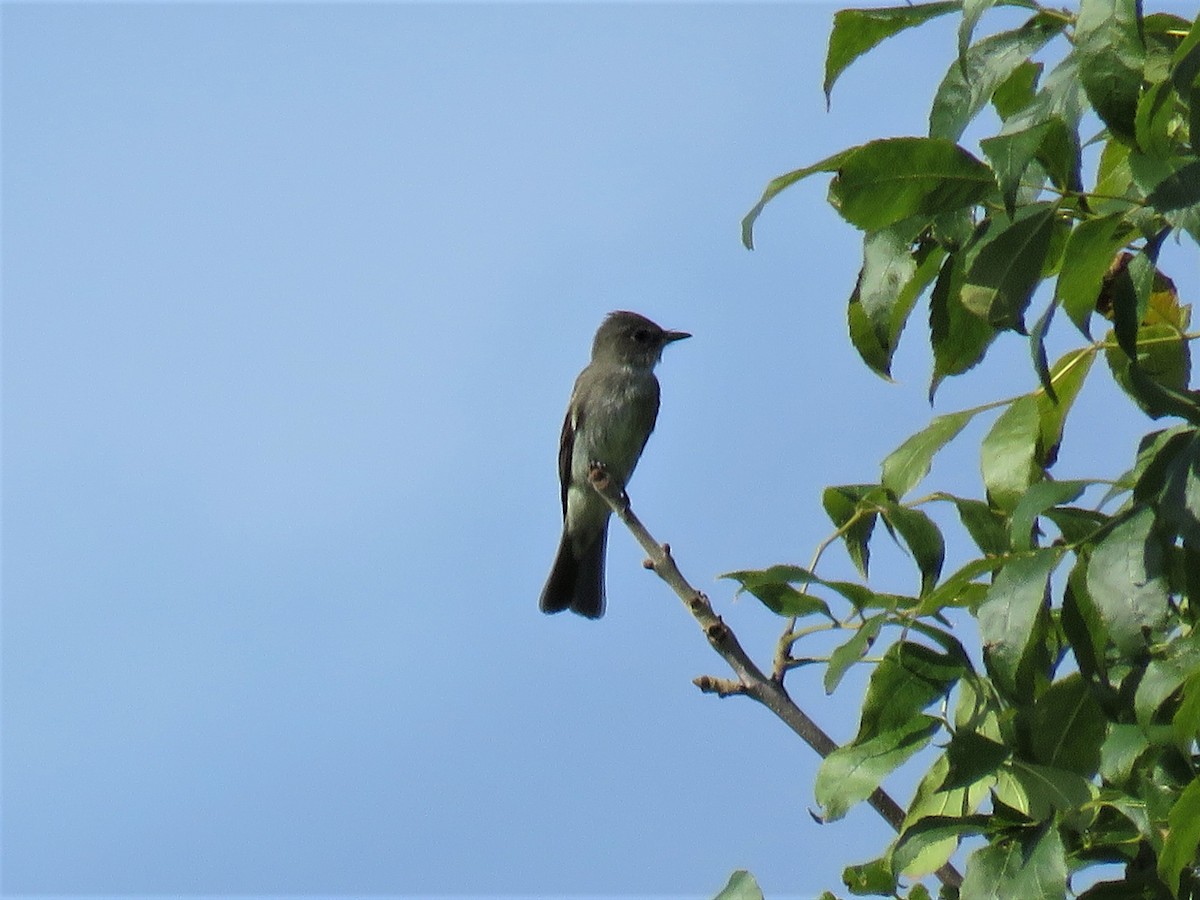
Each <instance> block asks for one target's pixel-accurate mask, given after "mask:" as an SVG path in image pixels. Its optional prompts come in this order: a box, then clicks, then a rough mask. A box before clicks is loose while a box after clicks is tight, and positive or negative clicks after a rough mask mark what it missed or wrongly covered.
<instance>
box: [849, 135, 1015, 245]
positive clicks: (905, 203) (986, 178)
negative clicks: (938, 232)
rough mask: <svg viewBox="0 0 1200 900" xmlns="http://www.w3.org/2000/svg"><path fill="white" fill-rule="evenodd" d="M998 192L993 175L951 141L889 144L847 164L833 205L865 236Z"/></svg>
mask: <svg viewBox="0 0 1200 900" xmlns="http://www.w3.org/2000/svg"><path fill="white" fill-rule="evenodd" d="M995 187H996V183H995V181H994V179H993V178H992V172H991V169H989V168H988V167H987V166H986V165H984V164H983V163H982V162H980V161H979V160H978V159H976V158H975V157H974V156H972V155H971V154H970V153H968V152H967V151H966V150H964V149H963V148H962V147H959V146H958V145H957V144H955V143H953V142H951V141H945V140H940V139H935V138H903V137H901V138H887V139H884V140H879V141H872V142H871V143H869V144H864V145H863V146H861V147H859V148H858V150H857V151H856V152H854V153H852V154H851V155H850V156H849V157H848V158H847V159H846V160H845V161H844V162H843V164H842V167H841V169H840V170H839V172H838V174H837V177H835V178H834V180H833V182H832V183H831V184H830V186H829V199H830V202H831V203H832V204H833V205H834V207H835V208H836V209H837V210H838V212H840V213H841V214H842V217H843V218H844V219H845V220H846V221H847V222H849V223H850V224H852V225H854V226H856V227H858V228H861V229H863V230H864V231H876V230H879V229H881V228H887V227H888V226H889V225H894V224H895V223H897V222H900V221H901V220H903V219H907V218H909V217H911V216H917V215H931V216H932V215H936V214H938V213H944V212H952V211H954V210H957V209H962V208H964V207H967V206H972V205H974V204H975V203H977V202H979V201H980V200H982V199H983V198H984V197H986V196H987V195H988V194H989V193H990V192H991V191H993V190H994V189H995Z"/></svg>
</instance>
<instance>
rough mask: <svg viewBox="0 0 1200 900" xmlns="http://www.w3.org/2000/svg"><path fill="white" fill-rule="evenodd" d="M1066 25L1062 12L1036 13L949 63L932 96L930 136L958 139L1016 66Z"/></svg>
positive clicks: (982, 41) (987, 38)
mask: <svg viewBox="0 0 1200 900" xmlns="http://www.w3.org/2000/svg"><path fill="white" fill-rule="evenodd" d="M964 22H965V18H964ZM1065 25H1066V21H1065V19H1063V18H1062V17H1061V16H1051V15H1047V14H1038V15H1035V16H1034V17H1033V18H1031V19H1030V20H1029V21H1028V22H1026V23H1025V24H1024V25H1022V26H1021V27H1020V28H1018V29H1015V30H1014V31H1003V32H1000V33H999V34H993V35H991V36H989V37H986V38H984V39H983V40H981V41H980V42H979V43H978V44H976V45H975V46H973V47H971V48H970V49H969V50H967V51H966V53H965V54H964V55H962V56H961V57H960V58H959V59H958V60H957V61H955V62H954V63H952V64H951V66H950V68H949V70H948V71H947V72H946V75H945V77H944V78H943V79H942V83H941V85H939V86H938V89H937V94H936V95H935V96H934V100H933V108H932V109H931V110H930V113H929V136H930V137H937V138H945V139H946V140H950V141H957V140H958V139H959V138H960V137H962V133H963V131H964V130H965V129H966V127H967V123H968V122H970V121H971V119H973V118H975V116H976V114H977V113H978V112H979V111H980V110H981V109H983V107H984V105H985V104H986V103H987V102H988V100H989V99H991V96H992V94H993V93H995V91H996V89H997V88H998V87H999V86H1000V85H1001V84H1003V83H1004V81H1005V80H1007V79H1008V77H1009V76H1010V75H1011V74H1012V73H1013V71H1014V70H1015V69H1016V68H1017V66H1019V65H1021V63H1023V62H1025V61H1026V60H1027V59H1028V58H1029V57H1030V56H1031V55H1032V54H1034V53H1036V52H1037V51H1038V50H1039V49H1040V48H1041V47H1043V46H1044V45H1045V44H1046V42H1047V41H1049V40H1050V38H1052V37H1054V36H1055V35H1056V34H1058V33H1059V32H1061V31H1062V30H1063V28H1064V27H1065Z"/></svg>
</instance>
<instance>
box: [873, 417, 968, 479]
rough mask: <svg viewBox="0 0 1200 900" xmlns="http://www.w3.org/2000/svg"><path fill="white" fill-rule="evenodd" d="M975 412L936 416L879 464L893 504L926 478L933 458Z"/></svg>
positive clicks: (955, 435)
mask: <svg viewBox="0 0 1200 900" xmlns="http://www.w3.org/2000/svg"><path fill="white" fill-rule="evenodd" d="M975 413H976V411H975V410H967V411H965V412H957V413H950V414H949V415H944V416H938V417H937V418H935V419H934V420H933V421H932V422H930V423H929V424H928V425H927V426H925V427H924V428H923V429H921V430H920V431H918V432H917V433H916V434H914V435H913V436H912V437H910V438H909V439H908V440H906V441H905V442H904V443H903V444H901V445H900V446H899V447H897V448H896V449H895V450H893V451H892V452H891V453H889V454H888V456H887V458H886V459H885V460H884V461H883V478H882V483H883V486H884V487H885V488H887V489H888V490H889V491H891V492H892V494H893V495H894V496H895V497H896V499H897V500H901V499H903V498H904V495H905V494H907V493H908V492H909V491H911V490H912V489H913V488H914V487H916V486H917V485H918V484H919V483H920V482H921V479H923V478H924V477H925V476H926V475H928V474H929V469H930V466H931V465H932V464H933V457H934V456H935V455H936V454H937V452H938V451H939V450H941V449H942V448H943V447H945V446H946V445H947V444H948V443H950V442H951V441H952V440H954V438H956V437H957V436H958V434H959V432H961V431H962V430H963V429H964V428H965V427H966V426H967V423H968V422H970V421H971V419H972V418H974V416H975Z"/></svg>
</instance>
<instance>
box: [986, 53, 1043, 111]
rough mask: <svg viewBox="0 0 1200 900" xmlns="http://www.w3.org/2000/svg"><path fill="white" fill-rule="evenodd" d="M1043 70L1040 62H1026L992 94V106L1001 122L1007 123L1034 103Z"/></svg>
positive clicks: (1014, 70)
mask: <svg viewBox="0 0 1200 900" xmlns="http://www.w3.org/2000/svg"><path fill="white" fill-rule="evenodd" d="M1043 68H1044V67H1043V66H1042V64H1041V63H1040V62H1034V61H1033V60H1026V61H1025V62H1023V63H1021V64H1020V65H1019V66H1017V67H1016V68H1015V69H1013V71H1012V74H1010V75H1009V76H1008V78H1006V79H1005V80H1004V83H1003V84H1001V85H1000V86H999V87H998V88H996V91H995V93H993V94H992V106H994V107H995V108H996V115H998V116H999V117H1000V118H1001V120H1004V121H1007V120H1008V119H1009V118H1010V117H1012V116H1013V115H1014V114H1015V113H1017V112H1019V111H1020V110H1022V109H1024V108H1025V107H1026V106H1028V105H1029V104H1030V103H1031V102H1032V101H1033V97H1034V94H1035V93H1036V92H1037V84H1038V79H1039V78H1041V77H1042V69H1043Z"/></svg>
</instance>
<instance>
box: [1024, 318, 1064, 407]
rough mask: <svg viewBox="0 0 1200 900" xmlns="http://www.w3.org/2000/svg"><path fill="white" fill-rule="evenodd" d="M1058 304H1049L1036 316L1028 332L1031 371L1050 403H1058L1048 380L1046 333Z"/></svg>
mask: <svg viewBox="0 0 1200 900" xmlns="http://www.w3.org/2000/svg"><path fill="white" fill-rule="evenodd" d="M1056 309H1058V304H1057V303H1053V302H1051V303H1050V304H1049V305H1048V306H1047V307H1046V311H1045V312H1044V313H1042V314H1041V315H1040V316H1038V318H1037V321H1036V322H1034V323H1033V330H1032V331H1030V332H1029V350H1030V355H1031V356H1032V357H1033V370H1034V371H1035V372H1036V373H1037V377H1038V381H1039V382H1040V383H1041V385H1042V391H1043V392H1044V393H1045V395H1046V397H1047V398H1048V399H1049V400H1050V401H1051V402H1052V403H1056V404H1057V403H1058V394H1057V393H1056V392H1055V390H1054V382H1053V380H1051V378H1050V363H1049V361H1048V360H1047V359H1046V332H1047V331H1049V330H1050V322H1051V320H1052V319H1053V318H1054V311H1055V310H1056Z"/></svg>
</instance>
